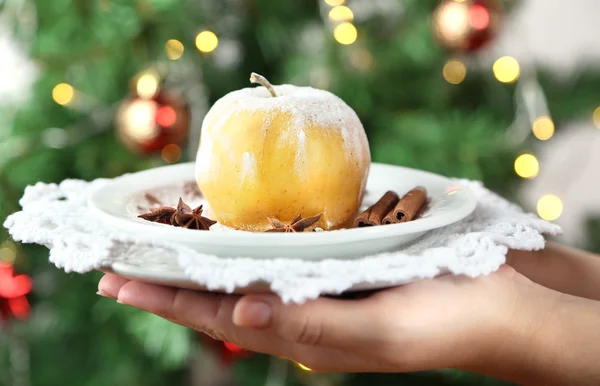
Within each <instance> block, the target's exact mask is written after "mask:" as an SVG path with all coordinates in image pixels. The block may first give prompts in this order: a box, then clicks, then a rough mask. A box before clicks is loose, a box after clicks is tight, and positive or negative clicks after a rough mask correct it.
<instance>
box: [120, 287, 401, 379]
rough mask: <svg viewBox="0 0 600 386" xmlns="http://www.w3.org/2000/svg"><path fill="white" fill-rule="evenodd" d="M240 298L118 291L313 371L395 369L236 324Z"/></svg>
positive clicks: (126, 299)
mask: <svg viewBox="0 0 600 386" xmlns="http://www.w3.org/2000/svg"><path fill="white" fill-rule="evenodd" d="M238 298H239V297H237V296H230V295H220V294H213V293H201V292H194V291H188V290H182V289H175V288H168V287H161V286H155V285H149V284H144V283H138V282H129V283H127V284H126V285H125V286H123V288H121V291H120V292H119V301H120V302H121V303H124V304H127V305H131V306H134V307H137V308H140V309H142V310H145V311H148V312H151V313H154V314H156V315H159V316H161V317H163V318H165V319H168V320H171V321H174V322H176V323H178V324H181V325H184V326H186V327H191V328H194V329H196V330H200V331H202V332H205V333H207V334H208V335H209V336H211V337H212V338H214V339H218V340H223V341H227V342H232V343H234V344H237V345H239V346H240V347H243V348H244V349H247V350H250V351H254V352H260V353H264V354H269V355H274V356H279V357H285V358H288V359H291V360H293V361H295V362H298V363H302V364H303V365H305V366H307V367H309V368H311V369H312V370H314V371H327V372H331V371H336V372H341V371H344V372H366V371H380V372H384V371H395V369H394V368H392V367H387V366H385V365H382V364H380V363H375V362H373V361H370V360H368V359H365V358H362V357H360V356H358V355H355V354H352V353H347V352H343V351H341V350H336V349H330V348H319V347H313V346H307V345H302V344H298V343H296V342H293V341H290V340H286V339H284V338H281V337H279V336H277V335H274V334H272V333H270V332H268V331H261V330H256V329H250V328H245V327H239V326H236V325H235V324H234V323H233V321H232V316H233V309H234V307H235V303H236V301H237V299H238Z"/></svg>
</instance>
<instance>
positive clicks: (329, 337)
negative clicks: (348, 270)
mask: <svg viewBox="0 0 600 386" xmlns="http://www.w3.org/2000/svg"><path fill="white" fill-rule="evenodd" d="M373 311H374V308H373V307H372V305H371V303H370V302H369V301H368V299H363V300H336V299H327V298H319V299H317V300H313V301H309V302H307V303H304V304H283V303H282V302H281V300H280V299H279V298H278V297H277V296H275V295H248V296H244V297H242V298H241V299H240V300H238V302H237V303H236V305H235V308H234V310H233V316H232V317H233V323H234V324H236V325H237V326H239V327H248V328H253V329H261V330H265V331H268V332H271V333H274V334H275V335H278V336H280V337H281V338H283V339H285V340H288V341H290V342H293V343H298V344H301V345H309V346H322V347H328V348H336V349H343V350H352V349H357V348H362V349H364V347H365V344H372V343H374V341H378V340H381V334H382V333H383V331H382V329H381V328H378V327H377V326H376V324H378V321H379V320H378V318H377V317H376V315H377V313H376V312H373ZM380 314H381V313H380Z"/></svg>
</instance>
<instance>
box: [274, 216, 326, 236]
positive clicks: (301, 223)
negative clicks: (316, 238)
mask: <svg viewBox="0 0 600 386" xmlns="http://www.w3.org/2000/svg"><path fill="white" fill-rule="evenodd" d="M320 218H321V215H320V214H318V215H316V216H313V217H307V218H305V219H303V218H302V215H300V214H299V215H298V216H296V218H295V219H293V220H292V221H291V222H290V223H289V224H288V225H286V224H284V223H282V222H281V221H279V220H277V219H276V218H272V217H267V220H269V223H270V224H271V226H272V227H273V229H269V230H267V231H266V232H280V233H292V232H304V230H305V229H306V228H308V227H310V226H311V225H313V224H314V223H316V222H317V221H319V219H320Z"/></svg>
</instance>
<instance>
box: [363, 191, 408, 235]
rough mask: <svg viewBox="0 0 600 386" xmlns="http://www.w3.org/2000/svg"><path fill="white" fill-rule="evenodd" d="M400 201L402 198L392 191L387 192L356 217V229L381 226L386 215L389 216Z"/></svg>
mask: <svg viewBox="0 0 600 386" xmlns="http://www.w3.org/2000/svg"><path fill="white" fill-rule="evenodd" d="M399 200H400V198H399V197H398V195H397V194H396V193H394V192H392V191H391V190H390V191H387V192H386V193H385V194H384V195H383V197H381V198H380V199H379V201H377V202H376V203H375V204H374V205H372V206H370V207H369V208H368V209H367V210H365V211H364V212H362V213H361V214H360V215H358V217H356V219H355V220H354V227H355V228H362V227H369V226H374V225H381V221H382V220H383V218H384V217H385V215H386V214H388V213H389V211H390V210H392V209H394V206H395V205H396V204H397V203H398V201H399Z"/></svg>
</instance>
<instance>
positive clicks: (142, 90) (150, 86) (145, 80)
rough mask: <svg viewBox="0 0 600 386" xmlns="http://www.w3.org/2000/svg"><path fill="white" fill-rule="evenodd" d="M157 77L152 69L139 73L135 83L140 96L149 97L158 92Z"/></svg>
mask: <svg viewBox="0 0 600 386" xmlns="http://www.w3.org/2000/svg"><path fill="white" fill-rule="evenodd" d="M158 86H159V77H158V74H157V73H156V72H154V71H148V72H145V73H143V74H141V75H140V76H139V77H138V79H137V83H136V91H137V94H138V95H139V97H140V98H142V99H150V98H152V97H154V95H156V93H157V92H158Z"/></svg>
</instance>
